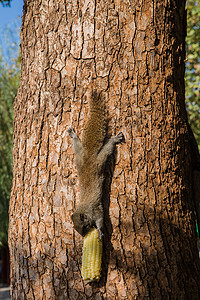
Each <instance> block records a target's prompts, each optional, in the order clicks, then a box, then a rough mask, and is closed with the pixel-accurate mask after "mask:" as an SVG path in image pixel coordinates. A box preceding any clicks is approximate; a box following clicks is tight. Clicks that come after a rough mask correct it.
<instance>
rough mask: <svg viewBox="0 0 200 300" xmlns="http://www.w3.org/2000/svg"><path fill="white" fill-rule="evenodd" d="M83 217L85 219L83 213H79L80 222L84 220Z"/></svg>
mask: <svg viewBox="0 0 200 300" xmlns="http://www.w3.org/2000/svg"><path fill="white" fill-rule="evenodd" d="M84 219H85V216H84V214H80V220H81V222H83V221H84Z"/></svg>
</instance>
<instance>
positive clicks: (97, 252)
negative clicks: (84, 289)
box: [81, 228, 103, 282]
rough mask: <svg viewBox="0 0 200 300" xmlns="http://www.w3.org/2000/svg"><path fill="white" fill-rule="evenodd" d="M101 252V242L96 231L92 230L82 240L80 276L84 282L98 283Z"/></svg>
mask: <svg viewBox="0 0 200 300" xmlns="http://www.w3.org/2000/svg"><path fill="white" fill-rule="evenodd" d="M102 250H103V244H102V240H99V238H98V232H97V229H96V228H94V229H92V230H91V231H90V232H88V233H87V234H86V236H85V237H84V240H83V254H82V267H81V275H82V277H83V280H84V281H85V282H91V281H99V279H100V277H101V261H102Z"/></svg>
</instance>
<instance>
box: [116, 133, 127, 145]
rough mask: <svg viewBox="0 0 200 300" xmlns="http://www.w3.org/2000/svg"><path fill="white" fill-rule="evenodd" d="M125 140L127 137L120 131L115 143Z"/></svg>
mask: <svg viewBox="0 0 200 300" xmlns="http://www.w3.org/2000/svg"><path fill="white" fill-rule="evenodd" d="M124 142H125V137H124V134H123V133H122V132H121V131H120V132H119V133H118V134H117V135H116V136H115V143H116V144H120V143H124Z"/></svg>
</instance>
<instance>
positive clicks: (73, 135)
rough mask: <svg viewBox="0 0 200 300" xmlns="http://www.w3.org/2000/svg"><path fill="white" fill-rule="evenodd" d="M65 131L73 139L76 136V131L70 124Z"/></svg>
mask: <svg viewBox="0 0 200 300" xmlns="http://www.w3.org/2000/svg"><path fill="white" fill-rule="evenodd" d="M67 132H68V134H69V136H70V137H71V138H72V139H73V138H76V133H75V131H74V128H73V127H72V126H71V127H69V128H68V129H67Z"/></svg>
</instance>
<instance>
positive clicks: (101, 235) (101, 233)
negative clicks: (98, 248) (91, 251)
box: [97, 228, 103, 240]
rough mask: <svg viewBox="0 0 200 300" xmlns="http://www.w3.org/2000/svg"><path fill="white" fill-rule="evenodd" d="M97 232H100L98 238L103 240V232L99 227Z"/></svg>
mask: <svg viewBox="0 0 200 300" xmlns="http://www.w3.org/2000/svg"><path fill="white" fill-rule="evenodd" d="M97 232H98V238H99V239H100V240H101V239H102V238H103V232H102V231H101V229H99V228H97Z"/></svg>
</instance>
